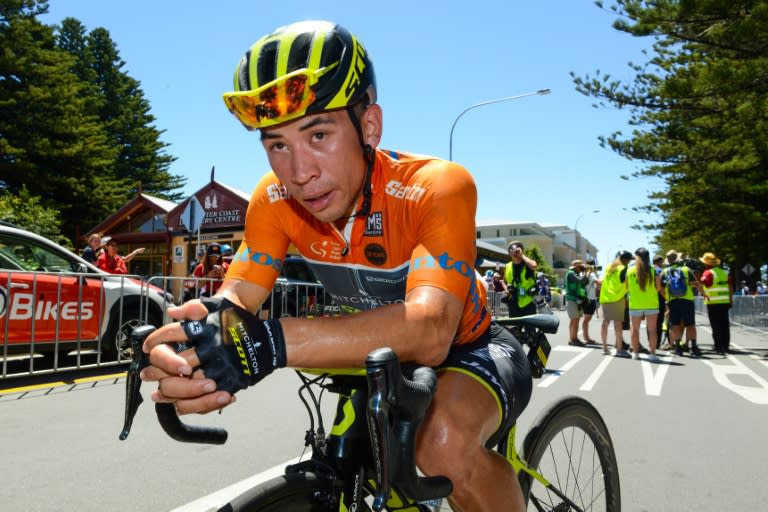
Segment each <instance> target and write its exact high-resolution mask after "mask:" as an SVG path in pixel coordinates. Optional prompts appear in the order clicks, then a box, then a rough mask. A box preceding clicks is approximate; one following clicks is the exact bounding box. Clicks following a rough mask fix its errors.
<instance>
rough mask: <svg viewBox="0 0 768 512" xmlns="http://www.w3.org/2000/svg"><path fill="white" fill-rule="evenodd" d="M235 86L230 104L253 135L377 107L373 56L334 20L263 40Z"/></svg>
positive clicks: (298, 25) (280, 31) (245, 61)
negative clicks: (362, 106)
mask: <svg viewBox="0 0 768 512" xmlns="http://www.w3.org/2000/svg"><path fill="white" fill-rule="evenodd" d="M234 82H235V90H234V91H233V92H229V93H225V94H224V102H225V103H226V105H227V108H228V109H229V111H230V112H232V114H234V115H235V117H237V118H238V119H239V120H240V122H241V123H243V125H244V126H245V127H246V128H247V129H249V130H258V129H260V128H266V127H269V126H275V125H278V124H281V123H285V122H287V121H292V120H294V119H298V118H300V117H303V116H305V115H308V114H314V113H317V112H323V111H327V110H336V109H343V108H347V107H349V106H352V105H355V104H357V103H359V102H361V101H366V102H368V103H369V104H370V103H375V102H376V79H375V76H374V72H373V63H372V62H371V60H370V58H369V56H368V52H367V51H366V50H365V48H364V47H363V45H362V43H360V41H358V40H357V38H356V37H355V36H354V35H352V33H351V32H349V31H348V30H347V29H345V28H344V27H342V26H340V25H337V24H335V23H331V22H328V21H301V22H297V23H292V24H290V25H286V26H284V27H281V28H278V29H277V30H275V31H274V32H273V33H271V34H269V35H267V36H264V37H262V38H261V39H259V40H258V41H256V43H254V44H253V46H251V47H250V48H249V49H248V51H247V52H246V53H245V55H243V57H242V59H240V62H239V64H238V65H237V68H236V69H235V80H234Z"/></svg>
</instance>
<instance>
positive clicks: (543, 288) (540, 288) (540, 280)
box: [536, 272, 552, 305]
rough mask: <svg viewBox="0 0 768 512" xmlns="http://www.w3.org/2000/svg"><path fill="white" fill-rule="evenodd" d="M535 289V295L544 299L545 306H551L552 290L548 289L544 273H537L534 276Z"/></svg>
mask: <svg viewBox="0 0 768 512" xmlns="http://www.w3.org/2000/svg"><path fill="white" fill-rule="evenodd" d="M536 287H537V292H536V293H537V294H538V295H539V296H541V297H543V298H544V302H546V303H547V305H551V304H552V290H551V289H550V287H549V279H547V276H546V275H545V274H544V272H539V273H538V274H537V275H536Z"/></svg>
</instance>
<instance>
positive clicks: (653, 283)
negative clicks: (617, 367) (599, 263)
mask: <svg viewBox="0 0 768 512" xmlns="http://www.w3.org/2000/svg"><path fill="white" fill-rule="evenodd" d="M691 262H695V263H696V264H695V265H693V264H692V263H691ZM697 295H698V296H701V297H703V298H704V304H705V305H706V308H707V315H708V318H709V322H710V326H711V328H712V338H713V340H714V348H715V352H717V353H718V354H721V355H725V354H726V353H728V352H729V351H730V327H729V326H730V321H729V309H730V308H731V306H732V304H733V295H734V287H733V282H732V278H731V276H730V274H729V272H728V270H727V269H726V268H725V267H723V266H722V262H721V261H720V259H719V258H717V257H716V256H715V255H714V254H713V253H711V252H707V253H705V254H704V255H702V256H701V257H700V258H698V259H697V260H690V259H685V258H684V257H683V255H682V254H680V253H678V252H677V251H675V250H670V251H668V252H667V253H666V256H665V257H662V256H661V255H657V256H655V257H653V259H651V256H650V253H649V252H648V250H647V249H645V248H642V247H641V248H638V249H637V250H636V251H635V252H634V254H632V253H630V252H629V251H620V252H619V253H617V254H616V258H615V259H614V260H613V261H612V262H611V263H610V264H609V265H608V266H607V267H606V268H605V271H604V272H603V275H602V276H600V277H598V276H597V274H596V273H595V268H594V265H593V263H592V262H588V263H585V262H584V261H582V260H580V259H577V260H574V261H573V262H571V265H570V267H569V269H568V272H567V273H566V276H565V298H566V301H567V303H566V310H567V314H568V318H569V324H568V334H569V340H570V341H569V344H570V345H573V346H580V347H583V346H586V345H587V344H597V342H596V341H595V340H593V339H592V338H590V336H589V322H590V320H591V318H592V316H593V314H595V311H596V308H597V307H598V306H599V308H600V312H601V315H602V322H601V326H600V342H601V344H602V347H603V353H604V354H605V355H611V354H613V355H615V356H619V357H631V358H632V359H639V358H640V354H641V353H647V354H648V356H647V359H648V360H649V361H651V362H658V361H659V358H658V356H657V350H667V351H673V352H674V353H675V354H676V355H683V353H684V352H689V353H690V354H691V355H692V356H700V355H701V349H700V348H699V346H698V343H697V339H696V338H697V331H696V319H695V305H694V297H695V296H697ZM643 320H644V321H645V337H646V339H647V342H648V348H645V347H644V346H643V345H642V344H641V342H640V338H641V325H642V322H643ZM580 323H581V333H582V336H583V340H582V339H579V337H578V331H579V325H580ZM627 324H628V325H627ZM611 327H612V329H611ZM627 327H628V330H629V331H630V343H629V345H627V343H626V342H625V340H624V338H623V331H624V330H627ZM609 330H612V331H613V333H614V349H613V350H611V349H610V348H609V345H608V338H609ZM663 335H666V340H663V338H664V336H663ZM662 341H665V342H664V343H663V344H662Z"/></svg>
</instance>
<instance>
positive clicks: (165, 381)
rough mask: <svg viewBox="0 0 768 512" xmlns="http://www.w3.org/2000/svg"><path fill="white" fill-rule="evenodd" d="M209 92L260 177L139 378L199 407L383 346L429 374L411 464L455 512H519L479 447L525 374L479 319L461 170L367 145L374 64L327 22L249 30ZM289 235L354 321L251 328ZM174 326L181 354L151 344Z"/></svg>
mask: <svg viewBox="0 0 768 512" xmlns="http://www.w3.org/2000/svg"><path fill="white" fill-rule="evenodd" d="M224 99H225V102H226V104H227V106H228V108H229V110H230V111H231V112H232V113H233V114H234V115H235V116H236V117H237V118H238V119H239V120H240V122H241V123H242V124H243V125H245V127H246V128H248V129H249V130H259V131H260V137H261V142H262V145H263V146H264V149H265V150H266V152H267V156H268V158H269V161H270V164H271V166H272V169H273V170H272V171H271V172H269V173H267V174H266V175H265V176H264V177H262V178H261V180H260V182H259V183H258V185H257V186H256V189H255V191H254V193H253V196H252V199H251V202H250V206H249V208H248V214H247V218H246V227H245V238H244V240H243V243H242V245H241V246H240V249H239V250H238V252H237V254H236V255H235V257H234V258H233V261H232V266H231V267H230V269H229V272H228V273H227V276H226V279H225V281H224V284H223V285H222V287H221V289H220V290H219V291H218V293H217V297H216V298H214V299H213V300H207V301H206V302H205V303H204V304H203V303H201V302H199V301H190V302H188V303H186V304H184V305H183V306H181V307H179V308H175V309H173V310H171V311H170V313H171V314H172V315H173V317H174V318H176V319H179V320H185V322H181V323H174V324H169V325H166V326H164V327H163V328H161V329H159V330H157V331H156V332H155V333H153V334H152V335H151V336H150V337H149V338H148V339H147V341H146V343H145V347H144V349H145V351H148V352H149V353H150V360H151V363H152V365H153V366H150V367H148V368H146V369H145V370H144V371H143V372H142V378H143V379H144V380H148V381H159V387H158V390H157V391H155V392H154V393H153V399H154V400H156V401H160V402H172V403H175V406H176V408H177V410H178V411H179V413H205V412H209V411H212V410H215V409H220V408H222V407H223V406H226V405H228V404H230V403H232V402H233V401H234V396H233V395H232V394H230V393H229V392H227V391H224V390H222V388H226V389H229V390H231V391H236V390H238V389H242V388H245V387H247V386H249V385H252V384H255V383H256V382H258V381H259V380H260V379H261V378H263V377H264V376H266V375H267V374H269V373H271V372H272V371H273V370H274V369H275V368H278V367H283V366H290V367H297V368H308V367H309V368H338V367H362V366H363V365H364V362H365V358H366V356H367V354H368V353H369V352H371V351H372V350H374V349H375V348H378V347H382V346H389V347H392V348H393V349H394V350H395V352H396V353H397V354H398V356H399V357H400V359H401V360H402V361H406V362H414V363H419V364H425V365H430V366H433V367H435V368H436V369H437V372H438V376H439V377H438V378H439V381H438V382H439V384H438V387H437V392H436V395H435V397H434V399H433V401H432V403H431V406H430V409H429V411H428V413H427V415H426V417H425V419H424V422H423V423H422V425H421V427H420V430H419V433H418V437H417V453H416V458H417V463H418V465H419V467H420V468H421V470H422V471H423V472H424V473H425V474H428V475H437V474H442V475H445V476H447V477H448V478H450V479H451V480H452V482H453V484H454V493H453V495H452V497H451V500H452V502H453V503H454V504H455V505H457V506H458V507H461V509H463V510H502V509H504V510H510V509H519V510H523V508H524V505H523V500H522V496H521V492H520V488H519V485H518V483H517V480H516V478H515V474H514V470H513V469H512V467H511V465H510V464H509V463H507V461H506V460H505V459H504V458H503V457H501V456H500V455H498V454H495V453H493V451H491V450H488V449H486V445H488V446H493V445H495V443H496V441H498V437H499V435H500V433H501V431H502V430H503V429H504V427H505V426H509V425H511V424H512V423H513V422H514V421H515V420H516V418H517V417H518V415H519V414H520V413H521V412H522V410H523V409H524V408H525V406H526V405H527V403H528V400H529V398H530V394H531V388H532V381H531V373H530V367H529V363H528V361H527V359H526V357H525V354H524V352H523V351H522V348H521V346H520V344H519V343H518V342H517V340H515V339H514V337H513V336H512V335H511V334H510V333H509V332H508V331H506V330H505V329H504V328H503V327H501V326H499V325H497V324H496V323H494V322H492V321H491V318H490V316H489V313H488V311H487V308H486V306H485V304H486V298H485V288H484V286H483V285H482V284H481V283H480V280H479V279H478V278H477V277H476V273H475V271H474V269H473V265H472V263H473V262H474V261H475V257H476V247H475V209H476V203H477V191H476V187H475V184H474V181H473V179H472V177H471V175H470V174H469V173H468V172H467V171H466V170H465V169H464V168H463V167H461V166H459V165H457V164H455V163H452V162H447V161H443V160H439V159H437V158H433V157H426V156H417V155H413V154H407V153H401V152H395V151H385V150H381V149H377V146H378V144H379V141H380V138H381V133H382V109H381V107H380V106H379V105H378V104H377V103H376V85H375V79H374V72H373V65H372V62H371V60H370V57H369V55H368V53H367V51H366V49H365V48H364V47H363V45H362V44H361V43H360V42H359V41H358V40H357V39H356V38H355V37H354V36H353V35H352V34H351V33H350V32H349V31H347V30H346V29H344V28H343V27H341V26H339V25H335V24H332V23H329V22H321V21H311V22H310V21H307V22H299V23H295V24H292V25H288V26H286V27H282V28H279V29H277V30H276V31H275V32H273V33H272V34H270V35H267V36H265V37H263V38H262V39H260V40H259V41H257V42H256V43H255V44H254V45H253V46H252V47H251V48H250V49H249V50H248V51H247V53H246V54H245V56H244V57H243V58H242V59H241V60H240V62H239V64H238V65H237V68H236V71H235V91H234V92H231V93H227V94H225V95H224ZM291 243H292V244H294V245H295V247H296V248H297V249H298V250H299V252H300V253H301V254H302V255H303V256H305V258H306V259H307V261H308V263H309V264H310V265H311V267H312V269H313V270H314V271H315V274H316V275H317V277H318V278H319V279H320V281H321V282H322V283H323V284H324V285H325V287H326V290H327V291H328V292H329V293H331V294H332V295H333V297H334V299H335V301H336V302H337V303H338V304H339V305H340V306H341V308H342V310H344V311H348V312H356V313H358V314H352V315H346V316H341V317H333V318H331V317H324V318H314V319H306V318H281V319H279V320H277V319H270V320H266V321H263V320H258V319H257V318H256V317H255V316H254V315H252V314H251V313H249V312H257V311H258V310H259V307H260V306H261V304H262V303H263V302H264V301H265V300H267V299H268V298H269V294H270V288H271V287H272V285H273V283H274V282H275V279H276V277H277V275H278V272H279V270H280V265H281V262H282V261H283V259H284V258H285V256H286V252H287V249H288V247H289V244H291ZM217 299H218V300H217ZM235 304H236V305H238V306H242V308H244V309H241V308H240V307H238V306H235ZM217 310H220V315H218V314H217V313H216V311H217ZM246 310H247V311H246ZM209 311H211V313H210V314H208V313H209ZM203 318H205V320H204V322H196V321H195V320H199V319H203ZM217 322H218V323H217ZM221 324H224V325H221ZM211 325H213V328H210V326H211ZM201 333H202V334H201ZM186 337H188V338H192V339H193V346H194V345H196V349H194V348H193V349H188V350H186V351H184V352H181V353H180V354H176V353H175V352H174V350H173V349H172V347H171V346H169V345H167V344H166V342H169V341H171V340H183V339H184V338H186ZM229 343H234V344H236V345H237V348H240V349H241V352H240V353H238V352H237V351H236V348H235V347H234V346H233V345H229ZM201 360H202V361H203V362H202V363H201ZM222 361H233V362H232V363H231V365H229V366H227V365H226V364H225V363H222ZM225 366H226V367H225ZM193 369H195V370H194V371H193ZM233 372H234V373H233ZM222 375H223V376H222ZM206 376H208V377H211V378H205V377H206ZM227 376H228V377H227ZM190 377H191V378H190ZM227 379H230V380H227ZM232 381H234V382H235V383H236V384H235V385H230V384H232ZM227 386H229V387H227ZM214 387H216V388H217V390H216V391H213V390H214ZM510 504H512V505H513V506H512V507H510ZM515 505H517V506H516V507H515Z"/></svg>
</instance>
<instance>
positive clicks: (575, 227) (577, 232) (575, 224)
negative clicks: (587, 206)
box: [573, 210, 600, 256]
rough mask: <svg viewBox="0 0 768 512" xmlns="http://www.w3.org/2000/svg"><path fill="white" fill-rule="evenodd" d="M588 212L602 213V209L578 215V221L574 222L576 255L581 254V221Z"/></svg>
mask: <svg viewBox="0 0 768 512" xmlns="http://www.w3.org/2000/svg"><path fill="white" fill-rule="evenodd" d="M588 213H600V210H592V211H591V212H584V213H582V214H581V215H579V216H578V217H576V222H575V223H574V224H573V240H574V247H575V248H576V256H578V255H579V221H580V220H581V218H582V217H583V216H585V215H586V214H588Z"/></svg>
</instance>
